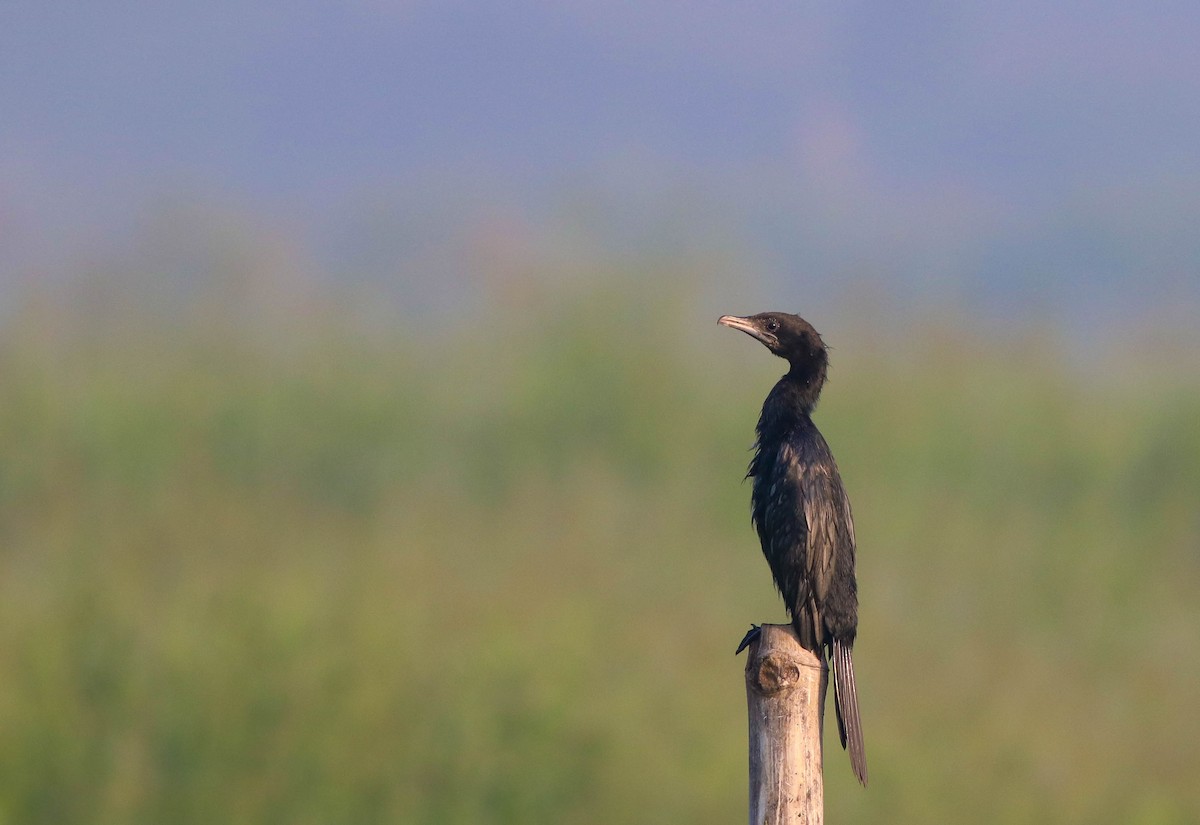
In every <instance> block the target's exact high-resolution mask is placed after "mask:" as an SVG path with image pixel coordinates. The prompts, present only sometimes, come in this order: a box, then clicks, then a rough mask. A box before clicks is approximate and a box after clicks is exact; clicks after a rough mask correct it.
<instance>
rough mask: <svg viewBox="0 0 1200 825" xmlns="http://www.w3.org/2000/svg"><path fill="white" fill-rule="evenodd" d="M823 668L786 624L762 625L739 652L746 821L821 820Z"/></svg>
mask: <svg viewBox="0 0 1200 825" xmlns="http://www.w3.org/2000/svg"><path fill="white" fill-rule="evenodd" d="M828 679H829V670H828V668H826V666H825V663H824V661H822V660H821V658H819V657H818V656H816V655H814V654H813V653H811V652H810V651H807V650H805V649H804V648H802V647H801V646H800V642H799V640H798V639H797V638H796V634H795V631H793V630H792V627H791V625H781V624H766V625H763V626H762V632H761V633H760V634H759V636H758V638H757V639H756V640H755V641H753V642H751V643H750V649H749V656H748V657H747V659H746V705H747V708H748V710H749V715H750V825H780V824H781V823H788V825H821V822H822V820H823V819H824V806H825V792H824V786H823V780H822V775H821V729H822V721H823V719H824V716H825V687H826V685H827V683H828Z"/></svg>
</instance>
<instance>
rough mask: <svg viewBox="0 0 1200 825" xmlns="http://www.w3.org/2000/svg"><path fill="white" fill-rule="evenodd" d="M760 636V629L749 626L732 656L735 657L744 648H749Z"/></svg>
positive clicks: (754, 625)
mask: <svg viewBox="0 0 1200 825" xmlns="http://www.w3.org/2000/svg"><path fill="white" fill-rule="evenodd" d="M761 634H762V628H761V627H759V626H758V625H756V624H752V625H750V629H749V630H747V631H746V635H745V636H743V637H742V641H741V642H740V643H738V647H737V650H735V651H734V653H733V655H734V656H736V655H738V654H739V653H741V652H742V651H743V650H745V649H746V648H748V647H750V645H751V643H752V642H753V641H754V640H755V639H757V638H758V637H759V635H761Z"/></svg>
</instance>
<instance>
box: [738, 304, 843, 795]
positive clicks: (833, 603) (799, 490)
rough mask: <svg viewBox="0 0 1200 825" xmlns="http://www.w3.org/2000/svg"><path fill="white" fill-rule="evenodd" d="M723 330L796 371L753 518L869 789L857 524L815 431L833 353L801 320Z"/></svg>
mask: <svg viewBox="0 0 1200 825" xmlns="http://www.w3.org/2000/svg"><path fill="white" fill-rule="evenodd" d="M717 323H719V324H723V325H724V326H727V327H732V328H733V329H739V330H741V331H742V332H745V333H746V334H747V335H750V336H751V337H752V338H755V339H757V340H758V341H760V342H762V344H763V345H764V346H766V348H767V349H769V350H770V351H771V352H772V353H774V354H775V355H777V356H779V357H780V358H783V359H785V360H786V361H787V362H788V364H789V365H790V369H789V370H788V372H787V374H786V375H784V376H783V377H782V378H780V379H779V381H778V382H777V383H776V384H775V387H774V388H773V389H772V390H771V392H770V394H769V395H768V396H767V400H766V402H764V403H763V408H762V415H761V416H760V417H759V419H758V429H757V432H758V440H757V443H756V444H755V448H754V450H755V451H754V458H753V459H752V460H751V461H750V469H749V471H748V472H747V473H746V477H747V478H753V479H754V490H753V493H752V494H751V498H750V501H751V516H752V518H753V521H754V526H755V528H756V529H757V530H758V538H759V541H760V542H761V543H762V551H763V555H764V556H766V557H767V564H768V565H769V566H770V568H771V574H772V576H774V578H775V585H776V587H778V588H779V592H780V594H781V595H782V596H783V599H784V602H785V603H786V605H787V609H788V612H789V613H790V614H791V617H792V626H793V627H794V628H795V629H796V634H797V635H798V636H799V638H800V644H801V645H802V646H803V647H804V648H806V649H807V650H811V651H812V652H813V653H816V654H817V655H818V656H821V657H823V658H824V657H825V656H828V658H829V660H830V662H831V663H832V667H833V683H834V707H835V709H836V711H837V720H838V733H839V735H840V737H841V741H842V747H843V748H847V749H848V750H849V752H850V766H851V767H852V768H853V769H854V775H855V776H857V777H858V781H859V782H861V783H862V784H863V785H866V784H867V762H866V754H865V752H864V750H863V738H862V722H861V720H860V718H859V714H858V694H857V689H856V687H855V684H854V661H853V658H852V656H851V651H852V649H853V647H854V637H855V634H856V633H857V630H858V585H857V582H856V581H855V577H854V552H855V551H854V520H853V518H852V517H851V515H850V499H849V498H848V497H847V496H846V490H845V488H844V487H843V486H842V478H841V475H840V474H839V473H838V468H837V464H836V463H835V462H834V460H833V453H832V452H831V451H830V449H829V445H828V444H826V443H825V439H824V438H823V437H822V436H821V433H820V432H819V431H818V430H817V427H816V425H815V424H813V421H812V412H813V408H814V407H816V405H817V399H818V398H819V397H820V395H821V388H822V386H824V384H825V374H826V371H827V370H828V367H829V354H828V350H827V348H826V346H825V343H824V341H822V340H821V336H820V335H819V334H817V331H816V330H815V329H813V327H812V325H811V324H809V323H808V322H807V321H805V320H804V319H803V318H801V317H800V316H798V315H788V314H786V313H782V312H764V313H760V314H758V315H751V316H749V317H746V318H739V317H737V316H734V315H723V316H721V317H720V318H719V319H717ZM751 632H752V633H753V631H751ZM748 638H750V637H748ZM746 643H747V642H743V645H745V644H746Z"/></svg>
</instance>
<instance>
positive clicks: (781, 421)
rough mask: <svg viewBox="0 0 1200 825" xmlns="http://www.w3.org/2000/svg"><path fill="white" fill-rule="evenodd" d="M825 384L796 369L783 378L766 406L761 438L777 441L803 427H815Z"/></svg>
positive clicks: (768, 397)
mask: <svg viewBox="0 0 1200 825" xmlns="http://www.w3.org/2000/svg"><path fill="white" fill-rule="evenodd" d="M821 379H823V376H821ZM822 383H824V381H823V380H820V381H819V380H818V378H817V377H816V376H812V375H808V376H805V375H803V374H800V373H798V372H797V371H796V370H792V371H791V372H789V373H788V374H787V375H785V376H783V377H782V378H780V379H779V381H778V382H776V384H775V387H774V388H773V389H772V390H771V392H770V394H769V395H768V396H767V400H766V402H765V403H764V404H763V408H762V417H761V418H759V420H758V432H759V436H760V438H761V439H765V440H768V441H771V440H775V439H777V438H782V437H783V436H784V434H785V433H787V432H788V431H790V430H792V429H793V428H794V427H796V426H797V425H799V424H811V423H812V418H811V416H812V411H813V409H814V408H815V407H816V406H817V399H818V398H819V397H820V395H821V384H822Z"/></svg>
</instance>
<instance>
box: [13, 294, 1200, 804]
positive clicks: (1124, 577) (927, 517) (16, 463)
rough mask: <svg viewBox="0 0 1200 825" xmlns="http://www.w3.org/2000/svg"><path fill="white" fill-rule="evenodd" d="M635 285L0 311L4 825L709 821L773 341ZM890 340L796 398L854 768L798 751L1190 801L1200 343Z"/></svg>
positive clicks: (842, 777)
mask: <svg viewBox="0 0 1200 825" xmlns="http://www.w3.org/2000/svg"><path fill="white" fill-rule="evenodd" d="M642 297H644V293H639V292H638V291H637V290H635V289H625V290H622V289H619V288H617V287H610V288H602V287H597V288H596V289H595V290H592V291H587V290H583V291H582V292H581V293H580V294H578V295H576V296H575V297H574V298H562V299H561V300H557V301H553V300H551V301H532V302H529V303H528V304H526V305H522V306H520V307H517V308H516V311H511V312H502V313H496V315H495V317H494V318H492V319H477V320H475V321H473V322H469V323H468V322H464V321H463V319H458V320H457V322H456V323H453V324H449V325H444V326H441V327H439V326H437V325H434V324H427V325H426V326H425V327H424V331H423V334H421V335H417V334H415V333H412V332H408V333H406V332H404V331H403V330H402V329H400V330H397V331H394V332H380V331H379V330H378V329H375V330H374V331H365V330H363V329H361V328H359V327H357V326H356V325H355V324H354V323H352V322H349V321H338V320H336V317H337V316H336V313H330V317H318V318H317V319H316V320H317V321H319V323H317V322H314V320H313V319H312V318H309V319H307V320H306V321H305V322H304V323H298V324H295V325H293V326H292V327H290V328H287V329H283V330H280V331H279V334H278V335H266V336H264V335H262V334H250V332H248V331H247V329H238V328H230V327H229V326H225V325H221V324H219V323H206V322H203V321H204V319H201V320H199V321H195V322H187V323H179V324H175V323H166V322H162V321H161V320H160V321H154V320H153V319H152V318H150V317H149V316H146V317H143V316H142V315H140V314H137V313H135V314H134V315H132V316H130V317H122V318H120V319H116V320H113V321H112V322H111V323H107V324H102V323H94V324H86V323H80V324H75V323H72V322H70V320H69V319H68V320H67V321H64V320H63V318H61V317H58V316H55V315H54V313H53V312H51V311H49V310H47V309H46V308H45V307H42V308H41V309H38V308H30V309H28V310H26V311H25V312H23V313H20V314H18V315H17V317H15V318H14V319H13V320H11V321H10V323H8V324H7V326H6V327H5V328H4V331H3V334H2V335H0V387H2V388H3V389H2V392H0V539H2V541H0V823H43V822H45V823H68V822H89V823H114V824H115V823H123V824H124V823H142V822H144V823H163V822H171V823H189V822H205V823H207V822H229V823H271V822H280V823H283V822H286V823H364V822H403V823H435V822H436V823H468V822H470V823H479V822H494V823H503V822H513V823H516V822H521V823H524V822H556V823H600V822H604V823H611V822H693V823H725V822H736V821H741V820H742V819H743V817H744V815H745V813H744V811H745V805H746V800H745V797H746V790H745V776H746V754H745V718H744V713H745V710H744V696H743V686H742V673H741V668H742V662H741V661H740V660H738V659H735V658H734V657H733V655H732V654H733V647H734V645H735V644H736V642H737V640H738V639H739V638H740V637H741V634H742V632H743V631H744V630H745V628H746V626H747V625H748V624H749V623H750V622H751V621H755V622H761V621H779V620H781V619H782V617H783V611H782V608H781V606H780V604H779V602H778V600H777V597H776V596H775V595H774V593H773V591H772V590H771V587H770V580H769V575H768V572H767V569H766V566H765V563H764V562H763V561H762V559H761V556H760V554H759V551H758V548H757V544H756V542H755V539H754V536H753V532H752V530H751V528H750V525H749V518H748V496H749V492H750V491H749V487H748V486H747V485H745V484H743V483H742V482H741V476H742V473H743V472H744V468H745V464H746V461H747V459H748V457H749V456H748V452H747V448H748V447H749V445H750V443H751V441H752V430H753V426H754V422H755V420H756V417H757V414H758V407H759V404H760V403H761V399H762V398H763V396H764V395H765V394H766V392H767V390H768V389H769V387H770V385H771V383H772V382H773V380H774V379H775V377H776V376H777V375H778V374H779V372H780V371H781V367H782V364H781V363H780V362H776V361H774V359H771V358H769V357H767V355H766V354H765V353H763V352H762V351H761V350H760V349H759V348H758V347H757V346H756V345H755V344H754V343H753V342H752V341H749V340H748V339H745V338H744V337H742V336H737V335H735V334H733V333H731V332H729V331H728V330H722V329H719V328H718V327H717V326H716V325H715V324H714V323H713V321H714V319H715V313H712V312H700V311H697V310H696V309H695V307H694V305H693V303H694V302H692V301H689V300H688V299H687V296H686V295H685V294H679V295H674V294H671V290H669V289H664V290H660V291H659V292H658V293H656V295H655V296H652V297H651V298H650V299H649V300H645V301H643V302H642V303H638V302H637V300H635V298H642ZM728 309H730V310H753V309H756V308H755V307H730V308H728ZM505 316H507V317H510V318H518V319H520V322H519V323H517V322H511V321H510V322H505V321H504V320H503V318H504V317H505ZM208 320H212V319H211V318H210V319H208ZM813 320H814V321H815V322H816V323H817V324H818V327H819V328H820V327H821V326H822V324H821V319H820V318H814V319H813ZM898 340H899V342H900V343H899V344H897V345H895V346H892V345H888V346H870V345H868V344H869V336H866V335H865V334H864V337H863V338H862V339H861V342H862V346H858V344H857V342H856V341H854V340H849V341H847V340H834V341H833V343H834V344H835V345H836V346H837V349H836V351H835V353H834V359H835V360H834V364H833V373H832V383H831V384H830V386H829V388H828V390H827V392H826V396H825V399H824V401H823V403H822V406H821V408H820V409H819V410H818V423H819V425H820V426H821V427H822V429H823V430H824V432H825V434H826V436H827V438H828V440H829V441H830V443H831V444H832V445H833V447H834V450H835V452H836V454H837V456H838V458H839V461H840V463H841V465H842V470H843V474H844V476H845V478H846V482H847V485H848V487H849V489H850V492H851V495H852V498H853V501H854V504H855V509H856V517H857V522H858V534H859V541H860V571H861V572H860V587H861V593H862V600H863V610H862V614H863V615H862V619H861V621H862V635H861V637H860V643H859V646H858V656H857V665H858V668H859V677H860V682H861V687H862V697H863V700H862V701H863V716H864V724H865V728H866V733H867V748H868V756H869V761H870V768H871V777H872V784H871V787H870V789H869V790H867V791H865V792H864V791H861V790H859V789H858V788H857V787H856V786H855V785H854V783H853V779H852V777H851V774H850V770H849V766H848V762H847V761H846V759H845V757H844V755H843V754H842V753H841V752H840V750H838V749H837V748H836V742H835V741H834V742H831V743H830V748H831V749H830V750H829V751H828V753H827V765H826V776H827V786H826V807H827V810H828V812H829V817H830V820H831V821H845V822H888V823H904V822H921V823H925V822H930V821H965V822H977V823H1026V822H1031V821H1035V822H1060V823H1074V822H1079V823H1082V822H1088V823H1103V822H1112V823H1118V822H1119V823H1145V824H1146V825H1149V824H1150V823H1176V822H1180V823H1182V822H1195V821H1197V820H1200V786H1198V785H1197V783H1196V782H1195V779H1194V777H1195V775H1196V774H1197V772H1200V721H1198V720H1200V712H1198V711H1197V697H1198V695H1200V694H1198V692H1197V685H1200V607H1198V604H1200V601H1198V599H1197V595H1198V590H1197V585H1198V584H1200V382H1198V381H1197V380H1196V376H1195V372H1194V364H1193V365H1192V367H1193V368H1192V369H1190V370H1189V369H1188V368H1186V367H1181V368H1180V369H1179V370H1178V371H1177V372H1172V371H1170V370H1160V371H1159V374H1158V375H1157V376H1156V377H1153V378H1148V379H1146V380H1144V381H1141V382H1137V383H1134V382H1129V381H1126V380H1123V379H1120V378H1118V377H1116V376H1114V375H1113V374H1111V373H1109V372H1108V371H1106V370H1103V369H1100V370H1091V371H1088V372H1086V373H1084V372H1081V371H1078V370H1074V369H1071V368H1069V367H1068V366H1067V365H1065V364H1063V363H1062V362H1061V361H1060V360H1058V359H1056V358H1055V357H1054V356H1053V350H1054V347H1053V344H1052V342H1050V341H1047V340H1043V339H1040V338H1038V337H1037V336H1019V337H1014V338H1013V339H1011V340H985V339H982V338H979V337H975V336H972V335H970V334H967V333H964V332H956V331H953V330H949V331H948V330H946V329H940V330H938V329H935V328H932V327H930V328H924V329H920V330H912V331H908V334H906V335H904V336H901V337H900V338H899V339H898Z"/></svg>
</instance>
